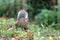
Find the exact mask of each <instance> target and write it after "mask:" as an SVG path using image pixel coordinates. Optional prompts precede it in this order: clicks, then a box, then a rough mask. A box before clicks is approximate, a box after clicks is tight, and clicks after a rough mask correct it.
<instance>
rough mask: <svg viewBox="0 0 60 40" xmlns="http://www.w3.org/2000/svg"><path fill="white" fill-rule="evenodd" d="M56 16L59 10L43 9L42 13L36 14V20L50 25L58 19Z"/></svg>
mask: <svg viewBox="0 0 60 40" xmlns="http://www.w3.org/2000/svg"><path fill="white" fill-rule="evenodd" d="M56 16H57V12H55V11H51V10H47V9H43V10H41V13H39V14H38V15H37V16H35V21H36V22H38V23H43V24H46V25H49V24H52V23H55V21H57V19H56Z"/></svg>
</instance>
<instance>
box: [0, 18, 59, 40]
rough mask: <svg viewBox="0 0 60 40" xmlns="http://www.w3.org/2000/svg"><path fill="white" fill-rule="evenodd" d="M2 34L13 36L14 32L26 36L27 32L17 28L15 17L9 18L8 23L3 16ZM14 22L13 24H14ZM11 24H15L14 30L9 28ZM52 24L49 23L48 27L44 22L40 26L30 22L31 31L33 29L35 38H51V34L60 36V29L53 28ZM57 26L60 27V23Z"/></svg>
mask: <svg viewBox="0 0 60 40" xmlns="http://www.w3.org/2000/svg"><path fill="white" fill-rule="evenodd" d="M0 22H1V24H0V36H5V37H7V38H12V37H13V35H14V33H16V36H17V37H24V34H25V32H24V31H23V30H22V29H21V28H18V29H16V28H15V25H14V23H15V20H14V19H13V18H11V19H9V20H7V23H6V22H3V18H0ZM12 23H13V24H12ZM9 24H11V25H12V26H13V30H12V31H11V30H7V28H8V25H9ZM52 25H55V24H52ZM52 25H49V26H48V27H46V26H45V25H44V24H41V26H38V25H35V24H30V27H29V28H30V31H32V32H33V33H34V36H33V38H34V40H43V39H44V40H45V39H46V40H48V39H49V40H51V39H50V36H52V35H54V36H56V37H59V36H60V30H55V29H52V28H51V26H52ZM56 26H57V27H58V26H59V24H56ZM54 39H57V38H54Z"/></svg>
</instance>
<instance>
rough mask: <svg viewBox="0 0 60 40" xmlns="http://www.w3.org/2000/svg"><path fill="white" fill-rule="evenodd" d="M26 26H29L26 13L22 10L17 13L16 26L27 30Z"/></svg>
mask: <svg viewBox="0 0 60 40" xmlns="http://www.w3.org/2000/svg"><path fill="white" fill-rule="evenodd" d="M28 25H29V19H28V13H27V11H25V10H24V9H22V10H20V11H19V12H18V15H17V22H16V26H17V27H21V28H22V29H24V30H26V29H28Z"/></svg>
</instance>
